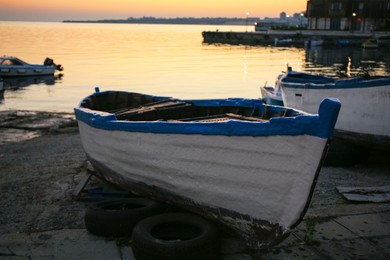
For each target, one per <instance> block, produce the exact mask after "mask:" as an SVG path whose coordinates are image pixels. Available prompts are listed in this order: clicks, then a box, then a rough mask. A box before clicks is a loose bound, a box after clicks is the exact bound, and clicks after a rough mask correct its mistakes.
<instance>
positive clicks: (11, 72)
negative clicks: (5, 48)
mask: <svg viewBox="0 0 390 260" xmlns="http://www.w3.org/2000/svg"><path fill="white" fill-rule="evenodd" d="M56 70H58V71H62V70H63V67H62V66H61V65H57V64H55V63H54V62H53V60H52V59H50V58H46V59H45V60H44V62H43V64H29V63H27V62H25V61H22V60H21V59H18V58H16V57H13V56H0V77H24V76H44V75H53V74H54V73H55V71H56Z"/></svg>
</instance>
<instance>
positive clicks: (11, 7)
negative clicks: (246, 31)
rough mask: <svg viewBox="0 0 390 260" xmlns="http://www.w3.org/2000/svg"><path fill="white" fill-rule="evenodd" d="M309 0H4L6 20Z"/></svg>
mask: <svg viewBox="0 0 390 260" xmlns="http://www.w3.org/2000/svg"><path fill="white" fill-rule="evenodd" d="M306 2H307V0H256V1H254V0H251V1H249V0H241V1H240V0H239V1H237V0H195V1H191V0H78V1H74V0H0V20H2V21H63V20H98V19H126V18H128V17H142V16H154V17H170V18H173V17H245V16H246V13H247V12H248V13H249V16H250V17H260V18H264V17H279V14H280V12H282V11H284V12H286V13H287V14H293V13H298V12H301V11H304V10H306Z"/></svg>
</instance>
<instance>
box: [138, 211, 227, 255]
mask: <svg viewBox="0 0 390 260" xmlns="http://www.w3.org/2000/svg"><path fill="white" fill-rule="evenodd" d="M131 246H132V249H133V253H134V256H135V258H136V259H137V260H157V259H159V260H179V259H180V260H182V259H185V260H195V259H196V260H198V259H202V260H209V259H210V260H211V259H219V253H220V238H219V231H218V228H217V227H216V225H215V224H213V223H212V222H210V221H207V220H205V219H203V218H201V217H199V216H196V215H194V214H188V213H166V214H161V215H155V216H152V217H149V218H146V219H144V220H142V221H140V222H139V223H138V224H137V225H136V226H135V227H134V229H133V234H132V244H131Z"/></svg>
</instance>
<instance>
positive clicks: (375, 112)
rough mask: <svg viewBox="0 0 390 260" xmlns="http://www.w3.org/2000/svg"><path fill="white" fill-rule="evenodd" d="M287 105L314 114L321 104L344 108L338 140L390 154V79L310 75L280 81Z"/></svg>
mask: <svg viewBox="0 0 390 260" xmlns="http://www.w3.org/2000/svg"><path fill="white" fill-rule="evenodd" d="M280 88H281V91H282V98H283V104H284V105H285V106H288V107H293V108H296V109H300V110H303V111H306V112H308V113H314V112H315V111H317V110H318V107H319V105H320V103H321V100H322V99H323V98H325V97H335V98H337V99H339V100H340V102H341V103H342V104H343V106H342V108H341V110H340V115H339V118H338V120H337V124H336V127H335V136H337V137H339V138H342V139H345V140H347V141H350V142H352V143H355V144H357V145H360V146H364V147H366V148H369V149H376V150H390V77H370V76H368V77H355V78H350V79H334V78H328V77H324V76H320V75H312V74H308V73H297V72H296V73H294V74H290V75H286V76H285V77H284V78H283V79H282V80H281V81H280Z"/></svg>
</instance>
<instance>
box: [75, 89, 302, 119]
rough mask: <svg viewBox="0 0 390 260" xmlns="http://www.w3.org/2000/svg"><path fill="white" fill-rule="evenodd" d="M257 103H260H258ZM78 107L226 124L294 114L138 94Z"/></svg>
mask: <svg viewBox="0 0 390 260" xmlns="http://www.w3.org/2000/svg"><path fill="white" fill-rule="evenodd" d="M259 102H261V101H260V100H259ZM81 107H84V108H88V109H91V110H96V111H102V112H107V113H113V114H115V116H116V118H117V119H118V120H128V121H180V122H190V121H196V122H219V121H227V120H232V119H234V120H242V121H256V122H262V121H267V120H269V119H270V118H271V117H295V116H297V115H299V113H298V112H297V111H295V110H292V109H289V108H285V107H277V106H269V105H266V104H262V105H261V106H255V107H247V106H236V105H235V106H229V105H226V106H225V105H224V106H221V105H218V106H216V105H206V106H205V105H196V104H194V102H192V101H183V100H179V99H173V98H168V97H166V98H164V97H155V96H149V95H143V94H138V93H128V92H115V91H108V92H102V93H97V94H94V95H92V96H90V97H88V98H86V99H85V100H84V101H83V102H82V104H81Z"/></svg>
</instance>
